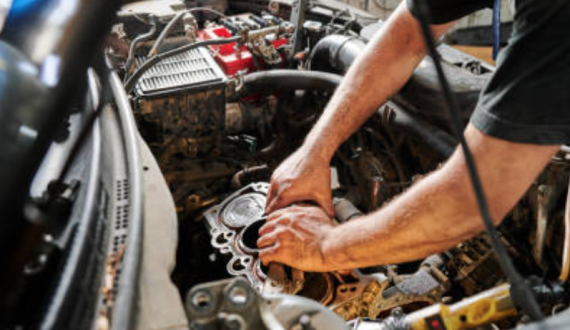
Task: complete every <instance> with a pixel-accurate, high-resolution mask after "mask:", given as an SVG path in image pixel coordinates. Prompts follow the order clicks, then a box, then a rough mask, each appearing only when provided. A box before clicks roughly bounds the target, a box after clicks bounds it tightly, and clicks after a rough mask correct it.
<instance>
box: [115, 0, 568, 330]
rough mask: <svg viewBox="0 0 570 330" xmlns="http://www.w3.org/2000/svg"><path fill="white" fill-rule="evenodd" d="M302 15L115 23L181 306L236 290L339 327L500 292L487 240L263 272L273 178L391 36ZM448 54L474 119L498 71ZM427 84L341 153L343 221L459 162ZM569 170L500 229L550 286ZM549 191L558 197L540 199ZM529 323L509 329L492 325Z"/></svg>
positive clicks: (219, 5) (206, 5)
mask: <svg viewBox="0 0 570 330" xmlns="http://www.w3.org/2000/svg"><path fill="white" fill-rule="evenodd" d="M302 4H303V1H298V2H289V1H271V2H267V1H227V2H226V1H201V2H200V3H199V4H198V3H197V2H196V1H193V2H192V1H185V2H183V1H181V0H166V1H146V2H143V3H132V4H129V5H127V6H126V7H124V9H123V10H122V11H121V12H120V15H119V16H120V22H119V24H117V26H116V27H115V31H114V34H113V38H114V40H113V42H112V44H113V47H112V49H111V55H112V57H111V60H112V61H113V63H112V64H113V65H114V66H115V68H116V69H117V70H118V71H120V72H122V74H123V78H124V81H125V87H126V89H127V91H128V92H130V95H131V100H132V104H133V109H134V111H135V117H136V119H137V124H138V128H139V131H140V133H141V135H142V137H143V138H144V140H145V142H146V143H147V144H148V145H149V146H150V148H151V150H152V152H153V154H154V156H155V157H156V159H157V160H158V163H159V165H160V167H161V170H162V173H163V175H164V177H165V179H166V181H167V183H168V185H169V187H170V191H171V193H172V196H173V199H174V202H175V204H176V208H177V213H178V219H179V251H178V257H177V263H178V264H177V268H176V270H175V271H174V274H173V276H172V277H173V280H174V282H175V283H176V285H177V286H178V288H179V290H180V293H181V295H182V296H186V294H187V293H188V292H190V293H188V295H189V297H194V295H195V294H196V292H197V291H195V290H194V291H193V289H192V288H193V287H196V286H198V287H199V288H202V286H203V285H207V284H204V283H210V282H212V281H215V280H220V279H227V278H233V277H241V278H245V279H246V280H247V283H249V285H250V286H251V288H252V290H254V291H255V292H256V294H262V295H267V294H274V293H285V294H291V295H298V296H303V297H305V298H308V299H311V300H313V301H316V302H318V303H320V304H321V305H324V306H327V307H328V308H329V309H331V310H332V311H334V312H335V313H336V314H337V315H339V316H341V317H342V318H343V319H344V320H345V321H351V320H359V319H360V320H361V319H370V320H380V319H386V318H388V317H390V315H392V316H393V315H394V313H395V312H397V313H404V314H408V313H412V312H414V311H418V310H422V309H423V308H425V307H428V306H431V305H434V304H437V303H441V302H444V303H450V302H457V301H460V300H461V299H464V298H467V297H471V296H474V295H476V294H478V293H480V292H482V291H485V290H488V289H492V288H494V287H497V286H498V285H501V284H503V283H505V281H506V279H505V276H504V274H502V272H501V271H500V264H499V263H498V261H497V259H496V257H495V255H494V253H493V251H492V248H491V245H490V243H489V239H488V237H486V236H485V235H484V234H482V235H480V236H478V237H476V238H474V239H472V240H469V241H467V242H465V243H463V244H461V245H459V246H457V247H456V248H454V249H452V250H450V251H447V252H445V253H441V254H437V255H433V256H431V257H429V258H427V259H425V260H420V261H417V262H413V263H409V264H403V265H384V266H378V267H372V268H368V269H360V270H353V271H351V272H348V273H336V272H335V273H305V272H301V271H299V270H296V269H291V268H289V267H286V266H283V265H270V266H269V267H266V266H264V265H263V264H261V262H260V260H259V258H258V252H259V251H258V249H257V246H256V242H257V239H258V237H259V234H258V230H259V228H260V227H261V225H263V223H264V222H265V217H266V216H267V215H266V214H264V205H265V198H266V193H267V189H268V181H269V178H270V175H271V173H272V171H273V169H275V167H276V166H277V165H278V164H279V163H280V162H281V161H282V160H283V159H285V158H286V156H287V155H289V154H291V153H292V152H293V151H294V150H295V149H296V148H297V147H298V146H299V145H300V144H301V143H302V141H303V138H304V136H305V135H306V134H307V132H308V131H309V129H310V128H311V127H312V125H313V124H314V123H315V121H316V119H317V118H318V116H319V115H320V113H321V112H322V110H323V109H324V107H325V105H326V103H327V102H328V100H329V98H330V96H331V95H332V92H333V91H334V89H335V87H336V86H337V85H338V81H339V79H340V78H338V77H339V75H342V74H343V73H344V72H345V71H346V70H347V68H348V67H349V66H350V64H351V63H352V61H353V60H354V58H356V56H357V55H358V54H359V53H360V52H361V51H362V49H363V47H364V46H365V44H366V42H367V41H368V40H370V38H371V35H373V34H374V32H375V31H377V30H378V29H379V27H380V26H381V24H382V23H381V22H378V20H377V19H375V18H374V17H370V16H369V15H366V13H362V12H359V13H357V14H355V13H354V12H352V9H350V8H348V9H347V8H346V7H341V8H336V7H334V6H333V7H330V6H324V5H323V6H319V5H314V6H313V7H311V8H309V7H303V6H302ZM439 51H440V53H441V54H442V57H443V58H444V59H447V61H445V65H446V70H448V71H449V72H452V75H451V76H452V77H453V79H452V85H453V86H454V88H455V89H456V91H459V92H458V96H459V98H460V103H461V105H462V108H463V109H466V110H465V111H466V113H465V114H464V117H465V119H467V118H468V116H469V113H470V112H471V111H472V110H473V108H474V105H475V100H476V97H477V95H478V94H479V91H480V89H481V88H482V86H483V84H484V82H485V81H486V79H488V78H489V74H490V72H492V70H493V68H492V67H490V66H488V65H486V64H484V63H482V62H481V61H478V60H476V59H474V58H472V57H470V56H468V55H466V54H463V53H461V52H459V51H456V50H455V49H453V48H451V47H449V46H446V45H442V46H440V48H439ZM317 70H318V71H317ZM430 70H432V71H430ZM430 77H433V68H432V67H430V63H428V62H425V63H423V64H422V65H421V66H420V68H418V70H416V72H415V74H414V76H413V77H412V78H411V80H410V81H409V82H408V84H407V85H406V86H405V87H404V89H403V90H402V91H400V92H399V93H398V94H397V95H396V96H394V98H393V99H392V100H391V101H390V102H388V103H387V104H386V105H384V106H383V107H381V108H380V109H379V110H378V112H377V113H376V114H375V115H374V116H373V117H372V118H370V119H369V120H368V121H367V122H366V123H365V124H364V125H363V126H362V128H361V129H360V130H358V131H357V132H356V133H355V134H354V136H353V137H352V138H350V139H349V140H348V141H347V142H346V143H345V144H344V145H342V146H341V148H340V149H339V150H338V152H337V153H336V155H335V157H334V159H333V162H332V164H331V168H332V173H333V180H332V182H331V187H332V189H333V195H334V205H335V213H336V219H335V221H337V222H338V223H342V222H346V221H351V219H353V218H354V217H357V216H359V215H361V214H363V213H367V212H370V211H373V210H375V209H377V208H379V207H382V206H383V205H384V204H385V203H388V202H389V201H390V200H391V199H392V198H394V197H395V196H397V195H398V194H399V193H401V192H403V191H405V190H406V189H407V188H408V187H409V186H410V185H412V184H413V183H414V182H416V181H418V180H421V178H422V176H424V175H425V174H427V173H429V172H430V171H432V170H434V169H435V168H437V166H439V164H441V162H443V161H445V159H446V158H447V157H448V156H449V155H450V153H451V152H452V151H453V149H454V146H455V141H454V139H453V138H452V137H451V134H450V132H449V130H448V128H447V125H446V124H445V122H444V121H443V120H442V116H441V109H442V108H443V106H442V99H443V97H442V96H441V91H440V90H439V89H438V87H437V85H436V84H435V83H434V82H433V79H431V78H430ZM569 169H570V168H569V167H568V157H567V156H564V155H562V154H561V155H559V157H557V158H556V159H555V160H553V163H552V164H551V166H549V168H548V169H547V170H546V171H545V173H544V174H543V175H542V176H541V177H540V178H539V179H538V180H537V183H536V184H535V186H534V187H533V188H532V189H531V191H529V193H528V194H527V196H526V197H525V198H524V199H523V201H522V202H521V203H520V204H519V205H518V206H517V207H516V208H515V209H514V211H513V212H512V214H511V215H509V217H508V219H507V220H505V221H504V224H503V225H502V227H501V233H502V237H501V240H502V241H503V243H504V244H505V245H506V246H507V248H508V250H509V253H510V254H511V256H512V257H513V258H514V259H515V261H516V263H517V265H518V266H519V268H520V269H522V270H523V272H524V273H525V275H539V276H540V277H541V279H543V280H545V281H546V280H552V279H555V278H556V276H557V275H558V273H559V272H560V269H561V267H562V265H561V261H560V260H562V258H561V256H562V254H563V252H562V249H563V248H562V244H561V243H558V244H555V243H551V242H552V240H550V239H549V238H553V237H556V238H559V239H560V240H563V238H561V237H560V236H561V235H562V234H560V232H561V231H559V230H557V228H560V226H562V217H563V215H562V214H561V213H560V212H556V210H557V208H556V207H557V206H558V207H559V208H560V205H562V204H563V202H564V197H565V194H563V193H562V189H554V188H553V187H556V186H557V185H560V183H559V182H566V180H558V181H557V180H553V179H552V178H553V177H558V178H559V177H560V176H562V177H564V178H567V177H568V173H569ZM541 187H542V188H541ZM544 187H546V188H544ZM541 189H542V190H541ZM544 189H546V190H547V191H555V192H556V193H552V194H548V195H546V196H545V195H544V194H543V193H542V191H544ZM549 189H552V190H549ZM546 215H548V216H546ZM546 218H547V219H548V220H545V219H546ZM434 225H436V224H434ZM442 230H443V229H442ZM521 237H523V238H521ZM236 283H237V282H236ZM239 283H242V282H239ZM240 285H242V284H240ZM196 290H197V289H196ZM216 290H217V289H216ZM216 292H218V291H216ZM563 292H564V290H561V291H560V292H559V293H560V294H559V295H558V296H557V297H555V298H553V299H550V300H549V303H548V304H545V305H544V306H543V307H544V309H545V310H546V311H547V312H549V313H550V312H552V311H553V310H554V309H556V308H558V309H560V306H559V304H558V302H559V301H561V300H563V297H565V296H564V293H563ZM216 294H218V293H216ZM189 299H190V298H189ZM192 299H193V298H192ZM192 299H190V300H189V301H190V305H192V301H194V300H192ZM196 301H197V300H196ZM192 306H193V307H191V309H192V308H198V307H199V302H196V304H195V306H194V305H192ZM556 306H558V307H556ZM555 307H556V308H555ZM189 308H190V307H189ZM192 313H195V311H194V310H193V312H192ZM192 313H191V314H192ZM192 315H194V314H192ZM520 322H522V321H521V318H520V317H505V318H504V319H502V320H501V321H500V322H497V323H495V326H496V327H499V328H509V327H511V326H515V325H517V324H519V323H520Z"/></svg>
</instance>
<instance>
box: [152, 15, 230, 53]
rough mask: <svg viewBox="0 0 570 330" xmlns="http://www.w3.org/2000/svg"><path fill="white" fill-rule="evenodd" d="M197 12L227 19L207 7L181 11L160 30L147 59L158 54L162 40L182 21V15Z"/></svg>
mask: <svg viewBox="0 0 570 330" xmlns="http://www.w3.org/2000/svg"><path fill="white" fill-rule="evenodd" d="M197 11H206V12H210V13H213V14H216V15H218V16H220V17H221V18H227V17H226V15H224V14H223V13H220V12H219V11H217V10H214V9H212V8H208V7H196V8H192V9H188V10H184V11H181V12H179V13H178V14H176V15H175V16H174V17H173V18H172V19H171V20H170V21H169V22H168V24H166V26H165V27H164V29H163V30H162V32H161V33H160V35H159V36H158V38H157V39H156V41H155V42H154V45H152V48H151V49H150V51H149V52H148V57H150V56H153V55H156V54H158V48H159V47H160V46H161V45H162V43H163V42H164V40H165V39H166V37H167V36H168V34H169V33H170V30H172V28H173V27H174V26H175V25H176V23H178V22H179V21H180V20H181V19H182V17H184V15H186V14H191V13H193V12H197Z"/></svg>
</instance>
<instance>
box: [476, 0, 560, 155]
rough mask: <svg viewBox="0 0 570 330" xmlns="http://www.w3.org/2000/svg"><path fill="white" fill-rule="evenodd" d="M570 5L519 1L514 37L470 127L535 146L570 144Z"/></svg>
mask: <svg viewBox="0 0 570 330" xmlns="http://www.w3.org/2000/svg"><path fill="white" fill-rule="evenodd" d="M569 21H570V1H568V0H549V1H543V0H522V1H521V0H518V1H517V14H516V16H515V22H514V26H513V31H514V32H513V35H512V36H511V38H510V40H509V44H508V46H507V47H506V48H505V49H503V50H502V51H501V53H499V57H498V59H497V70H496V71H495V72H494V74H493V77H492V78H491V80H490V81H489V83H488V84H487V86H486V87H485V89H484V90H483V92H482V94H481V97H480V99H479V103H478V104H477V107H476V108H475V112H474V113H473V116H472V117H471V123H472V124H473V125H475V127H477V128H478V129H479V130H480V131H482V132H483V133H485V134H487V135H490V136H493V137H496V138H499V139H503V140H508V141H511V142H518V143H529V144H535V145H559V144H568V143H570V65H569V63H570V38H568V34H567V31H568V22H569Z"/></svg>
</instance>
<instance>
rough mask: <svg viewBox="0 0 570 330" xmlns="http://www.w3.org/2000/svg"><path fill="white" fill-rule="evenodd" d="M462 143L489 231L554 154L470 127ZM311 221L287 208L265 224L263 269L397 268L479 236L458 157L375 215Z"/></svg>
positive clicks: (471, 196)
mask: <svg viewBox="0 0 570 330" xmlns="http://www.w3.org/2000/svg"><path fill="white" fill-rule="evenodd" d="M465 136H466V139H467V143H468V144H469V147H470V148H471V150H472V152H473V156H474V158H475V162H476V165H477V168H478V170H479V174H480V177H481V182H482V184H483V188H484V190H485V193H486V196H487V200H488V202H489V207H490V211H491V216H492V218H493V219H494V221H495V223H496V224H498V223H499V222H500V221H501V220H502V219H503V217H504V216H505V215H506V214H507V213H508V212H509V210H510V209H511V208H512V207H513V206H514V205H515V203H516V202H517V201H518V200H519V199H520V198H521V196H522V195H523V194H524V192H525V191H526V190H527V189H528V187H529V186H530V185H531V183H532V182H533V180H534V179H535V178H536V176H537V175H538V174H539V173H540V172H541V171H542V169H543V168H544V166H545V165H546V164H547V163H548V161H549V160H550V159H551V157H552V156H553V155H554V154H555V153H556V152H557V150H558V149H559V146H537V145H530V144H521V143H513V142H507V141H504V140H499V139H496V138H493V137H490V136H488V135H485V134H483V133H481V132H480V131H479V130H477V129H476V128H475V127H474V126H471V125H470V126H469V127H468V128H467V130H466V132H465ZM305 213H308V214H310V215H311V217H310V218H307V217H306V216H305V215H304V214H305ZM315 214H316V211H314V210H312V211H310V212H307V210H303V209H302V208H292V209H291V210H289V211H288V212H285V210H284V211H283V212H279V213H277V214H275V215H274V216H272V217H270V219H269V220H270V221H269V222H268V223H267V224H266V225H265V226H264V227H262V229H261V230H260V233H261V234H262V237H261V239H260V240H259V242H258V244H259V246H260V247H263V248H264V249H263V250H262V252H261V254H260V257H261V259H262V260H263V262H265V263H268V262H271V261H277V262H282V263H285V264H288V265H291V266H293V267H298V268H301V269H304V270H313V271H330V270H339V269H348V268H361V267H366V266H371V265H378V264H392V263H401V262H406V261H412V260H417V259H421V258H423V257H426V256H428V255H430V254H433V253H435V252H440V251H444V250H447V249H449V248H451V247H453V246H455V245H457V244H458V243H460V242H462V241H464V240H465V239H467V238H470V237H472V236H474V235H475V234H477V233H479V232H480V231H481V230H482V229H483V224H482V220H481V218H480V215H479V210H478V207H477V204H476V201H475V197H474V194H473V189H472V187H471V182H470V180H469V176H468V173H467V167H466V165H465V159H464V158H463V153H462V152H461V151H459V150H458V151H456V152H455V153H454V155H453V156H452V157H451V158H450V160H449V161H448V162H447V163H446V164H445V165H444V166H443V167H442V168H440V169H438V170H437V171H435V172H434V173H432V174H431V175H429V176H427V177H426V178H424V179H423V180H421V181H420V182H418V183H417V184H416V185H414V186H413V187H412V188H410V190H408V191H407V192H405V193H404V194H402V195H401V196H399V197H398V198H397V199H396V200H394V201H393V202H391V203H390V204H389V205H388V206H386V207H384V208H382V209H381V210H379V211H377V212H374V213H372V214H369V215H366V216H363V217H361V218H359V219H354V220H352V221H350V222H348V223H345V224H342V225H340V226H337V227H333V226H331V225H326V224H325V221H324V218H323V216H322V215H321V216H315ZM315 218H316V219H315ZM325 218H326V217H325ZM319 220H320V221H319ZM315 222H317V223H320V224H321V225H313V223H315Z"/></svg>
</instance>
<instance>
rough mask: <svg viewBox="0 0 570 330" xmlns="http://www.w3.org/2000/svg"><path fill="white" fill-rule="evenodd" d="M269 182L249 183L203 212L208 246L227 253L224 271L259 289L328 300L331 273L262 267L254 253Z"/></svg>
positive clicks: (330, 298)
mask: <svg viewBox="0 0 570 330" xmlns="http://www.w3.org/2000/svg"><path fill="white" fill-rule="evenodd" d="M268 188H269V185H268V184H267V183H253V184H250V185H248V186H246V187H244V188H243V189H240V190H239V191H237V192H236V193H234V194H232V195H231V196H230V197H228V198H227V199H225V200H224V201H223V202H222V203H221V204H219V205H216V206H214V207H213V208H211V209H209V210H208V211H206V212H205V213H204V217H205V219H206V221H207V223H208V227H209V228H210V233H211V235H212V241H211V243H212V246H214V247H215V248H216V249H218V250H219V251H220V252H221V253H222V254H230V256H231V259H230V261H229V263H228V264H227V271H228V273H230V274H231V275H234V276H244V277H246V278H247V279H248V280H249V282H250V283H251V284H252V286H253V287H254V288H255V289H256V290H257V291H258V292H263V293H290V294H298V295H301V296H305V297H308V298H312V299H314V300H316V301H319V302H321V303H322V304H328V303H329V302H331V301H332V298H333V280H332V275H331V274H328V273H304V272H301V271H298V270H295V269H290V268H288V267H287V268H285V267H284V266H283V265H280V264H271V265H269V267H265V266H264V265H263V264H262V263H261V260H260V259H259V257H258V252H259V249H258V248H257V240H258V239H259V229H260V228H261V226H263V224H264V223H265V218H264V213H265V199H266V193H267V189H268Z"/></svg>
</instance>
